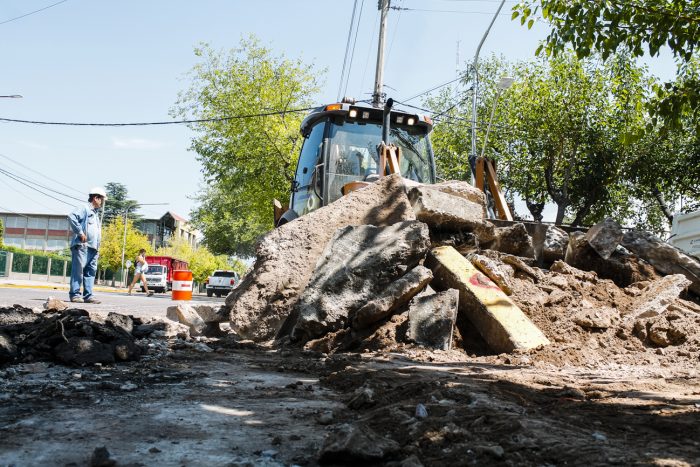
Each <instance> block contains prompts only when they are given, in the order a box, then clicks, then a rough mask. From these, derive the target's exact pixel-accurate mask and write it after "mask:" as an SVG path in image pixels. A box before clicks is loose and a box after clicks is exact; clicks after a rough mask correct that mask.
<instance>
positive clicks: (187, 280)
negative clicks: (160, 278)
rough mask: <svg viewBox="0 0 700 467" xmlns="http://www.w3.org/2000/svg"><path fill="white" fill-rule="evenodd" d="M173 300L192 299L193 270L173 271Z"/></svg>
mask: <svg viewBox="0 0 700 467" xmlns="http://www.w3.org/2000/svg"><path fill="white" fill-rule="evenodd" d="M173 300H192V271H184V270H181V269H180V270H177V269H176V270H175V271H173Z"/></svg>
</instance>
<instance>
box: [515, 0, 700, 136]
mask: <svg viewBox="0 0 700 467" xmlns="http://www.w3.org/2000/svg"><path fill="white" fill-rule="evenodd" d="M538 15H539V17H541V18H542V19H544V20H545V21H547V22H548V23H549V24H550V26H551V28H552V30H551V32H550V34H549V36H547V38H546V39H545V41H544V43H543V44H542V45H540V47H539V48H538V50H537V52H538V53H539V52H540V51H544V52H545V53H546V54H548V55H552V54H553V55H557V54H560V53H562V52H565V51H566V50H567V47H569V46H571V47H573V49H574V50H575V52H576V54H577V56H578V57H579V58H583V57H589V56H592V55H595V54H596V53H599V54H600V55H601V56H602V57H603V59H604V60H605V59H607V58H608V57H611V56H612V55H613V54H615V53H616V52H618V51H620V50H625V51H627V52H628V53H630V54H631V55H632V56H634V57H641V56H643V55H644V54H646V53H648V54H649V55H651V56H656V55H658V53H659V50H660V49H661V48H662V47H668V48H669V49H670V50H671V52H672V53H673V54H674V57H676V59H677V61H678V62H679V63H680V66H679V78H682V77H683V75H684V74H685V68H686V66H687V64H688V63H690V62H691V61H692V60H693V56H694V54H695V53H696V50H697V46H698V44H699V43H700V0H667V1H659V0H635V1H633V2H625V1H620V0H615V1H610V0H525V1H522V2H519V3H518V4H516V5H515V6H514V7H513V15H512V18H513V19H517V18H519V19H520V23H521V24H525V23H526V22H528V24H529V23H530V21H532V19H534V18H537V17H538ZM656 95H657V99H655V100H654V101H650V105H649V108H650V109H651V110H652V112H653V113H654V115H655V116H657V117H660V118H661V119H662V120H664V121H665V123H666V124H667V125H670V126H673V127H678V126H680V125H681V115H682V114H683V113H685V112H693V113H695V112H697V109H698V105H699V104H700V80H698V79H697V76H696V77H694V78H692V79H679V80H677V82H676V83H665V84H664V85H663V86H659V87H657V88H656ZM652 123H656V122H652Z"/></svg>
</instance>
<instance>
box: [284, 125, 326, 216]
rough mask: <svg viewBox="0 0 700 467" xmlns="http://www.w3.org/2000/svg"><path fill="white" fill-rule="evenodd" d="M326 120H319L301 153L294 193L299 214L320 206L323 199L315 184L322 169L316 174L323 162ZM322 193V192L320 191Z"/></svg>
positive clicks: (293, 197)
mask: <svg viewBox="0 0 700 467" xmlns="http://www.w3.org/2000/svg"><path fill="white" fill-rule="evenodd" d="M324 129H325V120H323V121H320V122H318V123H317V124H316V125H315V126H314V127H313V128H312V129H311V132H310V133H309V135H308V136H307V137H306V139H305V140H304V145H303V146H302V148H301V154H300V155H299V163H298V165H297V171H296V175H295V178H294V179H295V180H296V182H297V185H296V191H294V192H293V193H292V203H291V205H292V209H294V211H296V213H297V214H298V215H300V216H301V215H304V214H306V213H308V212H310V211H312V210H314V209H316V208H318V207H320V204H321V200H320V198H319V197H318V196H317V195H316V192H318V188H316V190H314V186H313V185H314V184H316V185H318V183H319V177H320V176H321V169H320V168H319V173H317V174H315V173H314V171H315V170H316V167H317V166H318V165H320V164H322V163H323V132H324ZM319 194H320V193H319Z"/></svg>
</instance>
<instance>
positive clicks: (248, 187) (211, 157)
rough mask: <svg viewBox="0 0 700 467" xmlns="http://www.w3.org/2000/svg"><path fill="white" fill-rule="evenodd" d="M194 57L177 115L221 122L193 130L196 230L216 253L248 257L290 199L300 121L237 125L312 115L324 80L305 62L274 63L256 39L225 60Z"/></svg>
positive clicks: (202, 52) (211, 54) (203, 51)
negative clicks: (276, 202)
mask: <svg viewBox="0 0 700 467" xmlns="http://www.w3.org/2000/svg"><path fill="white" fill-rule="evenodd" d="M195 55H196V56H197V57H198V58H199V59H200V60H201V61H200V63H198V64H197V65H195V67H194V68H193V70H192V72H191V79H192V84H191V87H190V89H189V90H187V91H185V92H182V93H181V94H180V96H179V99H178V101H177V104H176V107H175V108H174V110H173V111H172V114H173V115H175V116H178V117H187V118H191V119H219V120H216V121H205V122H198V123H195V124H193V125H192V126H191V128H192V129H193V130H194V131H195V132H196V134H197V136H196V137H195V138H194V139H193V140H192V146H191V149H192V150H194V151H195V152H196V153H197V155H198V159H199V160H200V161H201V162H202V171H203V173H204V177H205V182H206V188H205V189H204V190H203V191H202V192H201V193H200V195H199V197H198V201H199V205H198V206H197V207H196V208H195V210H194V211H193V212H192V215H191V217H192V222H193V224H194V225H196V226H197V227H198V228H199V229H200V230H201V231H202V232H203V234H204V243H205V244H206V245H207V246H208V247H210V248H211V249H212V251H214V252H216V253H225V254H233V253H239V254H251V253H252V251H253V245H254V243H255V240H256V239H257V238H258V237H259V236H260V235H261V234H263V233H264V232H266V231H268V230H269V229H270V228H272V226H273V209H272V200H273V198H278V199H281V200H286V199H287V198H288V196H289V187H290V184H291V181H292V180H293V173H294V169H295V166H296V160H297V155H298V154H297V153H298V151H299V148H300V146H301V142H302V140H301V135H300V133H299V125H300V123H301V120H302V119H303V114H302V113H299V112H292V113H283V114H280V115H268V116H259V117H251V118H235V117H236V116H243V115H257V114H263V113H275V112H284V111H289V110H294V109H300V108H306V107H308V106H309V105H310V104H311V100H310V96H311V95H312V94H314V93H315V92H317V90H318V75H319V73H318V72H317V71H316V70H315V69H314V67H313V66H310V65H309V64H307V63H304V62H302V61H301V60H290V59H287V58H285V57H284V56H276V55H274V54H273V52H272V51H271V50H270V49H268V48H266V47H264V46H262V45H261V44H260V42H259V41H258V40H257V39H256V38H255V37H250V38H248V39H244V40H242V41H241V43H240V45H239V47H238V48H236V49H233V50H230V51H228V52H217V51H214V50H212V49H211V48H210V47H209V46H207V45H203V46H201V47H199V48H197V49H195Z"/></svg>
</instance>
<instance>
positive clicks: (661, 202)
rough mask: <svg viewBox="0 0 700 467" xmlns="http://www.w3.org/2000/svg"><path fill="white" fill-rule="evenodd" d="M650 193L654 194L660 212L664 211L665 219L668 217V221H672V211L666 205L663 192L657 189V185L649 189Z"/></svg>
mask: <svg viewBox="0 0 700 467" xmlns="http://www.w3.org/2000/svg"><path fill="white" fill-rule="evenodd" d="M651 193H652V194H653V195H654V198H655V199H656V202H657V203H659V207H660V208H661V212H663V213H664V216H666V219H668V222H673V213H672V212H671V210H670V209H669V207H668V204H666V200H665V199H664V194H663V193H661V191H659V189H658V188H657V187H654V188H652V189H651Z"/></svg>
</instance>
